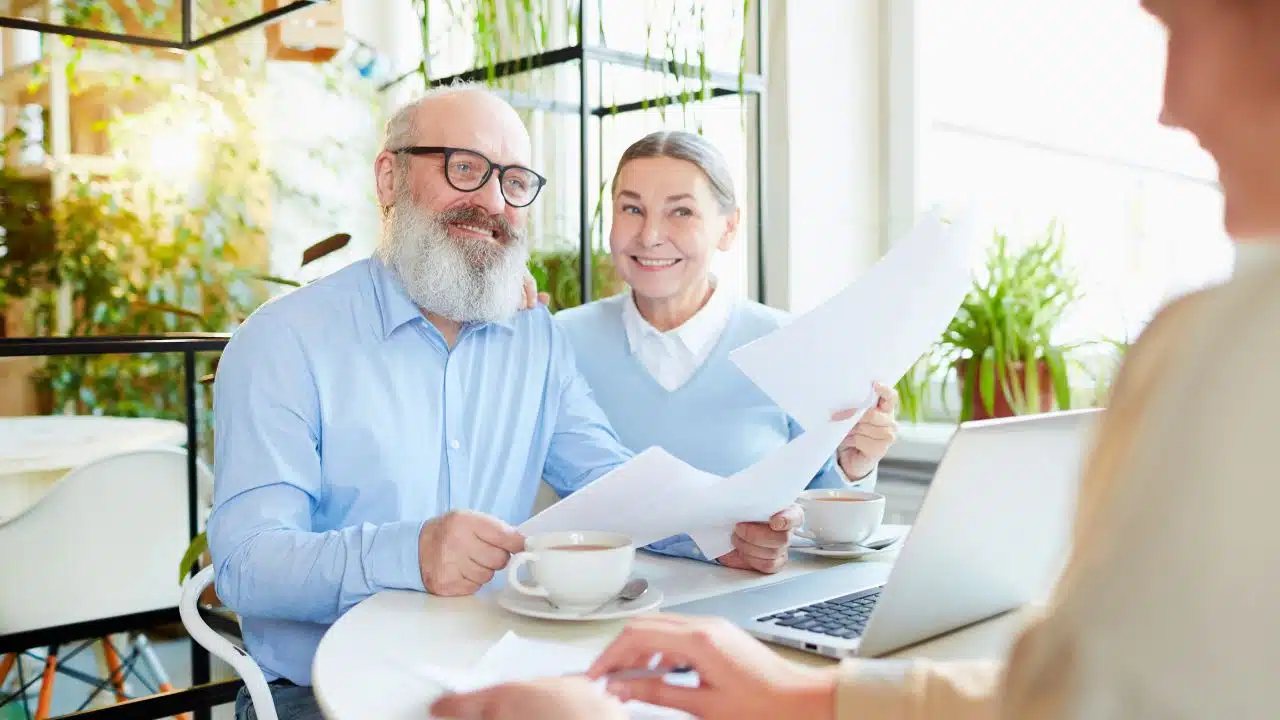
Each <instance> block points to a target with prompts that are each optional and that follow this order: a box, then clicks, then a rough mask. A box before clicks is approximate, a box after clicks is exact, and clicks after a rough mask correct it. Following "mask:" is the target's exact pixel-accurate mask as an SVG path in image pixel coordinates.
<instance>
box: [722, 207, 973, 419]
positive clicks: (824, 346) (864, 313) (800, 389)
mask: <svg viewBox="0 0 1280 720" xmlns="http://www.w3.org/2000/svg"><path fill="white" fill-rule="evenodd" d="M974 240H975V233H974V224H973V220H972V216H971V215H969V216H966V217H964V218H962V219H959V220H957V221H956V222H953V223H951V224H947V223H944V222H943V221H942V220H941V217H940V215H939V213H938V212H936V211H935V212H933V213H931V214H930V215H929V216H927V217H926V218H925V219H924V220H922V221H921V222H920V224H919V225H917V226H916V227H915V229H914V230H912V232H911V233H910V234H908V235H907V236H906V237H904V238H902V239H901V240H899V241H898V242H897V243H895V244H894V246H893V249H892V250H890V251H889V252H888V253H887V254H886V255H885V256H884V258H882V259H881V260H880V261H879V262H878V263H876V264H875V265H874V266H873V267H872V268H871V269H870V270H869V271H868V272H867V273H866V274H865V275H864V276H863V277H861V278H859V279H858V280H857V281H856V282H854V283H853V284H852V285H850V286H849V287H847V288H845V289H844V290H842V291H841V292H840V293H839V294H837V295H836V296H835V297H833V298H831V299H830V300H828V301H827V302H825V303H823V304H822V305H820V306H819V307H817V308H815V309H813V310H811V311H810V312H807V313H805V314H804V315H801V316H799V317H797V318H795V319H794V320H792V321H791V322H790V323H788V324H787V325H785V326H783V327H782V328H780V329H778V330H776V331H774V332H772V333H770V334H768V335H766V336H764V337H762V338H760V339H758V340H756V341H754V342H751V343H748V344H746V345H744V346H742V347H740V348H738V349H736V350H734V351H733V352H731V353H730V355H729V357H730V358H731V359H732V360H733V362H734V363H735V364H736V365H737V366H738V367H739V368H740V369H741V370H742V371H743V372H744V373H746V375H747V377H749V378H751V381H752V382H754V383H755V384H756V385H758V386H759V387H760V389H762V390H764V392H765V393H766V394H768V395H769V397H770V398H772V399H773V401H774V402H776V403H777V404H778V406H779V407H781V408H782V409H783V410H785V411H786V412H787V413H788V414H790V415H791V416H792V417H794V418H795V419H796V420H797V421H798V422H799V423H800V426H801V427H804V428H806V429H808V428H812V427H819V426H821V425H822V423H825V422H827V421H828V420H830V418H831V416H832V415H833V414H835V413H837V412H840V411H841V410H846V409H848V408H851V407H858V408H864V407H866V406H867V405H868V404H869V402H870V400H871V397H870V396H869V395H868V388H869V387H870V386H871V384H872V383H873V382H877V381H878V382H882V383H884V384H886V385H890V386H892V385H894V384H895V383H897V382H898V380H899V379H901V378H902V376H903V375H905V374H906V372H907V371H908V370H910V369H911V366H912V365H913V364H914V363H915V361H916V360H917V359H919V357H920V356H921V355H922V354H924V352H925V351H926V350H928V349H929V347H930V346H931V345H932V344H933V342H934V341H936V340H937V339H938V338H939V337H940V336H941V335H942V332H943V331H944V330H946V328H947V325H948V324H949V323H950V322H951V318H952V317H953V316H954V315H955V312H956V309H957V308H958V307H959V306H960V303H961V301H962V300H964V296H965V294H966V293H967V292H968V291H969V288H970V287H971V286H972V283H973V277H972V268H973V265H972V262H973V258H974V249H975V243H974Z"/></svg>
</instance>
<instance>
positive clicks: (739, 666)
mask: <svg viewBox="0 0 1280 720" xmlns="http://www.w3.org/2000/svg"><path fill="white" fill-rule="evenodd" d="M658 653H661V654H662V662H661V666H662V667H677V666H682V665H683V666H689V667H692V668H693V669H694V670H696V671H697V672H698V678H699V681H700V685H699V687H696V688H691V687H680V686H675V685H668V684H666V683H665V682H663V680H662V678H648V679H642V680H612V681H610V682H609V685H608V688H609V692H610V693H612V694H614V695H616V696H617V697H618V699H620V700H624V701H625V700H640V701H642V702H647V703H651V704H654V705H662V706H664V707H671V708H676V709H678V710H683V711H685V712H687V713H690V714H692V715H695V716H697V717H699V718H705V720H717V719H718V718H725V719H726V720H729V719H732V720H750V719H751V718H770V719H772V718H787V717H794V718H812V719H813V720H826V719H827V718H834V717H835V678H834V675H832V674H831V671H829V670H819V669H814V668H808V667H804V666H802V665H798V664H796V663H793V662H791V661H790V660H787V659H785V658H783V657H781V656H780V655H778V654H776V653H774V652H773V651H772V650H770V649H769V648H767V647H765V645H764V644H762V643H760V642H758V641H757V640H756V639H755V638H753V637H751V636H750V635H748V634H747V633H746V632H745V631H743V630H742V629H740V628H739V627H737V626H736V625H732V624H730V623H729V622H728V621H726V620H724V619H722V618H693V617H685V616H680V615H669V614H665V613H664V614H660V615H650V616H647V617H641V618H637V619H635V620H633V621H631V623H629V624H628V625H627V627H626V628H625V629H623V631H622V634H620V635H619V636H618V638H617V639H616V640H614V641H613V643H612V644H610V645H609V647H608V648H606V649H605V651H604V652H603V653H601V654H600V657H599V658H597V659H596V661H595V663H594V664H593V665H592V666H591V669H590V670H588V671H587V676H588V677H590V678H593V679H594V678H599V677H601V676H602V675H605V674H607V673H611V672H616V671H619V670H631V669H643V668H648V667H649V664H650V662H651V661H652V659H653V656H654V655H656V654H658Z"/></svg>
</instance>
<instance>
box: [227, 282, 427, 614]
mask: <svg viewBox="0 0 1280 720" xmlns="http://www.w3.org/2000/svg"><path fill="white" fill-rule="evenodd" d="M214 416H215V421H214V430H215V444H214V445H215V450H214V456H215V457H214V468H215V483H214V507H213V513H212V515H211V516H210V518H209V526H208V537H209V549H210V553H211V555H212V558H213V563H214V567H215V568H216V570H215V572H216V576H215V585H216V587H217V590H218V595H219V597H220V598H221V599H222V600H223V602H225V603H226V604H227V606H228V607H230V608H231V609H232V610H234V611H236V612H237V613H239V614H241V615H244V616H247V617H258V618H282V619H289V620H299V621H307V622H319V623H325V622H332V621H334V620H336V619H337V618H338V617H339V616H340V615H341V614H342V613H343V612H345V611H346V610H347V609H348V608H350V607H352V606H353V605H355V604H356V603H358V602H359V601H361V600H363V599H364V598H366V597H368V596H370V595H372V594H374V593H376V592H379V591H381V590H384V589H410V590H422V589H423V585H422V577H421V574H420V572H419V569H418V535H419V532H420V530H421V526H422V523H421V522H420V521H403V522H391V523H386V524H381V525H375V524H370V523H363V524H360V525H355V526H351V527H346V528H341V529H336V530H328V531H324V532H317V531H314V530H313V527H312V517H313V512H314V510H315V507H316V505H317V503H318V502H319V501H320V498H321V497H322V476H321V466H320V441H321V439H320V433H319V417H320V412H319V401H318V399H317V395H316V389H315V382H314V376H313V374H312V371H311V368H310V365H309V363H308V361H307V355H306V352H305V348H304V346H303V344H302V343H301V341H300V340H299V338H298V337H297V335H296V333H295V332H294V331H293V330H292V329H291V328H290V326H289V324H288V323H287V322H286V321H285V319H284V318H281V317H278V316H275V315H273V314H272V313H271V312H270V307H269V306H268V307H266V308H263V309H262V310H260V311H259V312H258V313H256V314H255V315H253V316H252V317H250V318H249V320H247V321H246V322H245V323H244V325H242V326H241V328H240V329H239V330H238V331H237V332H236V334H235V336H234V337H233V338H232V340H231V342H230V343H228V345H227V348H226V350H225V351H224V353H223V355H222V357H221V359H220V361H219V366H218V371H217V378H216V381H215V383H214Z"/></svg>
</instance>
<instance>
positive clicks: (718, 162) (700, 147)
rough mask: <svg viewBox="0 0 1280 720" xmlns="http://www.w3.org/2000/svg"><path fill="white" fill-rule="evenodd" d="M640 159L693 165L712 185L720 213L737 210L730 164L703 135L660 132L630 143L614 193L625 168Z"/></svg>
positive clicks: (614, 178) (623, 158) (620, 165)
mask: <svg viewBox="0 0 1280 720" xmlns="http://www.w3.org/2000/svg"><path fill="white" fill-rule="evenodd" d="M640 158H674V159H676V160H684V161H686V162H690V163H693V164H694V165H695V166H696V167H697V168H698V169H699V170H701V171H702V174H703V175H705V176H706V178H707V182H708V183H710V184H711V194H712V195H714V196H715V198H716V204H717V205H719V206H720V212H722V213H728V212H731V211H732V210H734V209H735V208H737V207H738V198H737V195H736V194H735V193H734V191H733V176H732V175H731V174H730V173H729V163H728V162H726V161H725V159H724V155H722V154H721V153H720V151H719V150H718V149H716V146H715V145H712V144H711V143H710V142H709V141H708V140H707V139H706V138H704V137H702V136H701V135H697V134H694V133H691V132H688V131H685V130H659V131H658V132H654V133H649V134H648V135H645V136H644V137H642V138H640V139H639V140H637V141H635V142H634V143H631V147H629V148H627V149H626V151H625V152H623V153H622V157H621V158H620V159H619V160H618V169H617V170H615V171H614V173H613V185H614V188H615V191H616V188H617V185H618V175H620V174H621V173H622V168H623V166H625V165H626V164H627V163H629V162H631V161H632V160H638V159H640Z"/></svg>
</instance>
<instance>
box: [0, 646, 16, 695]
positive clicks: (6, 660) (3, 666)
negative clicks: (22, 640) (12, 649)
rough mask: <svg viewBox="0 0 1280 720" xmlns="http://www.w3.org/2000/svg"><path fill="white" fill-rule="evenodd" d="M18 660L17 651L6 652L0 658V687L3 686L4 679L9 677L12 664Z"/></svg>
mask: <svg viewBox="0 0 1280 720" xmlns="http://www.w3.org/2000/svg"><path fill="white" fill-rule="evenodd" d="M17 661H18V653H8V654H7V655H5V656H4V657H3V658H0V687H4V681H5V680H8V679H9V672H10V671H11V670H13V664H14V663H16V662H17Z"/></svg>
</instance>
